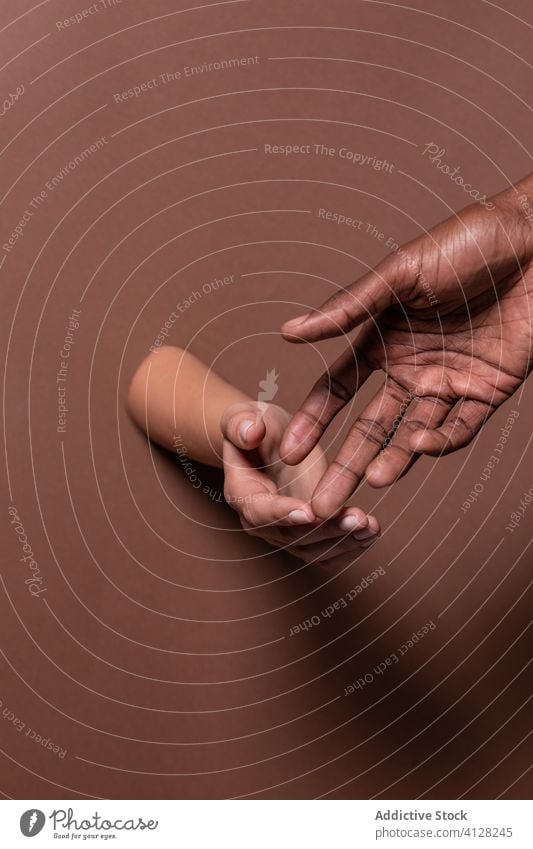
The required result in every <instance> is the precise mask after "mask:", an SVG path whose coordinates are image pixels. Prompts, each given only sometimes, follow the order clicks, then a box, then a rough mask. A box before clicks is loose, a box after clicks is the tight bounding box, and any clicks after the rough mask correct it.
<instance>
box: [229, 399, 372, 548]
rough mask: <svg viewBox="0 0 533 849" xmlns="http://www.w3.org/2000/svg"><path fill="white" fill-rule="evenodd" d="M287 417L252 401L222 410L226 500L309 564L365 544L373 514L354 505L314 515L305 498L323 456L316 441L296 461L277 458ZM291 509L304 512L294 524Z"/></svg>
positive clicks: (256, 530)
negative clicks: (330, 513) (326, 516)
mask: <svg viewBox="0 0 533 849" xmlns="http://www.w3.org/2000/svg"><path fill="white" fill-rule="evenodd" d="M289 419H290V415H289V413H287V411H286V410H284V409H282V408H281V407H278V406H277V405H275V404H269V405H259V404H258V403H256V402H254V401H249V402H247V403H245V404H237V405H235V406H232V407H230V408H229V409H227V410H226V411H225V413H224V415H223V417H222V423H221V426H222V431H223V433H224V435H225V439H224V447H223V457H224V472H225V486H224V495H225V498H226V500H227V501H228V503H229V504H230V506H232V507H234V509H235V510H237V512H238V513H239V517H240V519H241V524H242V526H243V528H244V529H245V530H246V531H247V532H248V533H250V534H251V535H252V536H259V537H261V538H262V539H264V540H266V541H267V542H269V543H270V544H271V545H274V546H276V547H283V548H285V549H286V550H287V551H289V553H290V554H293V555H294V556H295V557H298V558H299V559H301V560H304V561H305V562H307V563H325V562H334V561H335V558H337V557H339V556H341V555H346V554H352V555H354V554H356V553H358V552H359V551H360V550H361V549H362V548H367V547H368V546H369V545H370V544H372V542H374V541H375V540H376V539H377V535H378V533H379V524H378V522H377V519H376V518H375V517H374V516H366V515H365V513H364V512H363V511H362V510H360V509H358V508H356V507H349V508H344V509H341V511H340V512H339V513H338V514H337V515H336V516H335V518H334V519H329V520H327V521H322V520H320V519H319V518H317V517H316V516H314V514H313V512H312V510H311V508H310V506H309V500H310V498H311V496H312V494H313V492H314V490H315V488H316V485H317V483H318V481H319V480H320V479H321V477H322V476H323V474H324V473H325V471H326V469H327V460H326V458H325V455H324V453H323V451H322V449H321V448H320V446H316V447H315V448H313V449H312V451H310V452H309V454H308V455H307V457H306V458H304V460H302V462H301V463H299V464H298V465H296V466H288V465H287V464H286V463H284V462H283V461H282V460H281V459H280V455H279V446H280V443H281V438H282V436H283V433H284V431H285V428H286V427H287V424H288V422H289ZM295 511H296V512H297V513H298V514H300V513H301V514H302V515H301V517H300V516H299V517H298V525H297V527H294V521H295V518H296V515H295ZM306 517H307V518H306Z"/></svg>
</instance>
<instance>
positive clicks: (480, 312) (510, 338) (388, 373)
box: [281, 177, 533, 518]
mask: <svg viewBox="0 0 533 849" xmlns="http://www.w3.org/2000/svg"><path fill="white" fill-rule="evenodd" d="M520 199H521V200H520ZM490 205H491V206H492V207H493V208H492V209H491V208H490V207H489V205H488V204H486V205H480V204H477V205H474V206H470V207H467V208H466V209H464V210H463V211H462V212H460V213H458V214H457V215H455V216H453V217H451V218H449V219H448V220H447V221H445V222H443V223H442V224H440V225H438V226H437V227H435V228H434V229H433V230H430V231H429V232H428V233H427V234H426V235H424V236H422V237H420V238H418V239H416V240H414V241H413V242H410V243H408V244H407V245H405V246H404V247H403V248H401V249H400V250H399V251H397V252H395V253H394V254H392V255H390V256H389V257H387V258H386V259H385V260H384V261H383V262H382V263H380V264H379V265H378V266H377V267H376V269H375V270H374V271H372V272H370V273H369V274H366V275H365V276H364V277H362V278H361V279H359V280H358V281H357V282H356V283H354V284H353V285H352V286H349V287H348V288H347V289H345V290H342V291H341V292H339V293H338V294H337V295H335V296H333V297H332V298H330V299H328V300H327V301H326V302H325V303H324V304H323V305H322V306H321V307H320V308H319V309H316V310H313V311H312V312H311V313H309V314H308V315H307V316H306V317H299V318H298V319H295V320H293V321H291V322H287V323H286V324H285V325H284V326H283V331H282V332H283V334H284V336H285V337H286V338H287V339H288V340H289V341H291V342H311V341H313V342H315V341H317V340H321V339H326V338H330V337H333V336H339V335H342V334H345V333H348V332H349V331H350V330H352V329H354V328H356V327H359V333H358V335H357V336H356V338H355V339H354V340H353V341H351V342H350V343H349V345H348V347H347V349H346V351H345V352H344V354H343V355H341V357H339V358H338V359H337V360H336V362H334V363H333V365H332V366H331V367H330V369H329V370H328V371H327V372H326V373H325V374H323V375H322V376H321V377H320V379H319V380H318V381H317V382H316V383H315V385H314V387H313V388H312V390H311V392H310V394H309V395H308V397H307V398H306V400H305V401H304V403H303V404H302V406H301V408H300V410H299V411H298V412H297V413H296V414H295V416H294V417H293V418H292V420H291V422H290V423H289V426H288V428H287V430H286V433H285V435H284V437H283V441H282V445H281V455H282V457H283V459H284V460H285V462H287V463H289V464H290V463H300V462H301V461H302V459H303V458H304V457H305V456H306V455H307V453H308V452H309V451H311V450H312V449H313V446H314V445H315V444H316V443H317V441H318V440H319V439H320V437H321V436H322V434H323V433H324V431H325V429H326V428H327V426H328V425H329V423H330V422H331V420H332V419H333V418H334V416H335V415H336V414H337V413H338V412H339V411H340V410H341V409H342V408H343V407H344V406H345V404H346V403H348V402H349V401H351V399H352V398H353V397H354V396H355V395H356V393H357V391H358V389H359V388H360V387H361V386H362V384H363V383H364V381H365V380H366V379H367V378H368V376H369V375H370V374H371V373H372V372H373V371H375V370H382V371H383V372H384V373H385V381H384V383H383V386H382V387H381V389H380V390H379V391H378V393H377V394H376V395H375V396H374V398H373V400H372V401H371V402H370V404H369V405H368V406H367V407H366V409H364V410H363V411H362V412H361V414H360V415H359V416H358V417H357V419H356V421H355V422H354V424H353V426H352V428H351V430H350V432H349V434H348V436H347V439H346V440H345V442H344V444H343V446H342V447H341V449H340V451H339V453H338V455H337V457H336V458H335V459H334V460H333V462H332V463H331V465H330V466H329V468H328V469H327V471H326V473H325V474H324V476H323V477H322V479H321V481H320V482H319V483H318V485H317V487H316V489H315V492H314V494H313V497H312V500H311V504H312V507H313V510H314V512H315V513H316V515H318V516H321V517H322V518H326V517H328V516H330V515H333V514H334V513H335V511H336V510H337V509H338V508H339V506H340V505H341V504H343V503H344V502H345V501H346V499H347V498H349V497H350V495H351V494H352V493H353V492H354V491H355V489H356V488H357V487H358V485H359V484H360V482H361V480H362V479H363V477H364V476H365V475H366V479H367V480H368V482H369V483H370V484H371V485H372V486H376V487H380V486H387V485H389V484H391V483H393V482H394V481H395V480H397V479H398V478H399V477H401V476H402V475H403V474H405V473H406V472H407V470H408V469H409V468H410V467H411V466H412V464H413V463H414V461H415V460H416V459H417V457H419V456H420V455H421V454H429V455H432V456H440V455H442V454H446V453H449V452H451V451H455V450H457V449H459V448H462V447H463V446H465V445H468V443H469V442H470V441H471V440H472V439H473V438H474V436H475V435H476V434H477V433H478V432H479V430H480V429H481V428H482V427H483V425H484V423H485V422H486V421H487V419H488V418H489V416H491V415H492V413H493V412H494V411H495V410H496V409H497V408H498V407H499V406H500V405H501V404H503V403H504V402H505V401H506V400H507V399H508V398H510V397H511V395H512V394H513V393H514V392H515V391H516V390H517V389H518V387H519V386H520V385H521V384H522V383H523V381H524V380H525V378H526V377H527V375H528V374H529V372H530V370H531V364H532V341H533V319H532V316H533V212H532V209H533V179H532V177H529V178H527V179H526V180H524V181H523V182H522V183H520V184H517V185H516V186H514V187H512V188H511V189H510V190H508V191H506V192H503V193H501V194H500V195H496V196H495V197H494V198H492V200H491V203H490ZM529 218H531V220H529Z"/></svg>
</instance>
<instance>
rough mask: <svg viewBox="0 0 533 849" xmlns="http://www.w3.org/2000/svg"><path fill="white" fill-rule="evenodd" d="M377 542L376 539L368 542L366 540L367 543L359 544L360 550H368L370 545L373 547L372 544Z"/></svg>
mask: <svg viewBox="0 0 533 849" xmlns="http://www.w3.org/2000/svg"><path fill="white" fill-rule="evenodd" d="M377 541H378V539H377V537H376V538H375V539H369V540H367V542H362V543H361V548H370V546H371V545H374V543H375V542H377Z"/></svg>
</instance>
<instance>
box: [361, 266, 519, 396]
mask: <svg viewBox="0 0 533 849" xmlns="http://www.w3.org/2000/svg"><path fill="white" fill-rule="evenodd" d="M530 274H532V272H530ZM532 282H533V280H532ZM518 289H521V291H519V290H518ZM517 290H518V291H517ZM532 311H533V303H532V297H531V295H530V294H528V293H527V292H526V291H525V288H524V286H523V284H521V283H519V284H517V286H516V288H513V289H512V290H510V291H508V292H506V293H505V294H504V295H503V297H502V298H500V300H498V301H496V302H494V301H493V302H492V303H487V304H485V305H484V306H483V307H481V308H478V310H477V311H476V312H475V314H473V313H472V311H471V310H469V308H468V305H464V306H463V308H462V309H461V308H458V309H457V310H456V311H455V312H453V313H450V314H448V315H444V316H441V317H440V318H434V317H429V316H428V317H425V318H424V317H420V318H417V317H416V315H415V316H413V317H412V318H411V317H409V316H408V315H403V316H401V315H399V312H398V311H397V310H395V309H391V310H390V311H388V312H387V313H385V314H384V315H383V316H381V318H380V319H379V320H378V322H377V325H376V326H375V327H373V328H371V329H370V330H369V332H368V334H367V337H366V338H365V340H364V350H365V357H366V358H367V360H369V361H370V363H371V364H372V365H373V366H374V368H381V369H383V371H385V372H386V374H387V375H388V376H389V377H390V378H391V379H392V380H394V381H395V382H396V383H397V384H398V385H399V386H401V387H403V389H404V390H405V392H406V393H411V394H412V395H416V394H419V392H418V393H417V388H418V389H419V390H420V387H421V386H425V387H426V388H427V389H430V388H431V387H434V393H435V396H438V397H440V398H442V399H444V400H449V401H452V400H453V401H454V400H455V399H458V398H461V397H469V398H474V399H477V400H486V401H487V402H489V403H490V404H491V406H492V405H494V406H498V405H499V404H501V403H503V402H504V401H505V400H506V399H507V398H509V397H510V396H511V395H512V394H513V392H515V391H516V389H517V388H518V386H519V385H520V384H521V383H522V381H523V380H524V377H525V376H526V375H527V373H528V369H529V361H530V346H531V343H532V334H531V320H530V313H531V312H532ZM359 345H360V341H359V340H358V347H359ZM430 394H431V393H430Z"/></svg>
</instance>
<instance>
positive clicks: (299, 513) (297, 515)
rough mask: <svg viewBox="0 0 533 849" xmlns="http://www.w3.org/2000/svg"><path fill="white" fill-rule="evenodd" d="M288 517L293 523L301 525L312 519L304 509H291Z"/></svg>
mask: <svg viewBox="0 0 533 849" xmlns="http://www.w3.org/2000/svg"><path fill="white" fill-rule="evenodd" d="M289 519H290V520H291V522H294V524H295V525H302V524H303V523H304V522H311V521H312V520H311V519H310V518H309V516H308V515H307V513H306V512H305V510H291V512H290V513H289Z"/></svg>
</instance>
